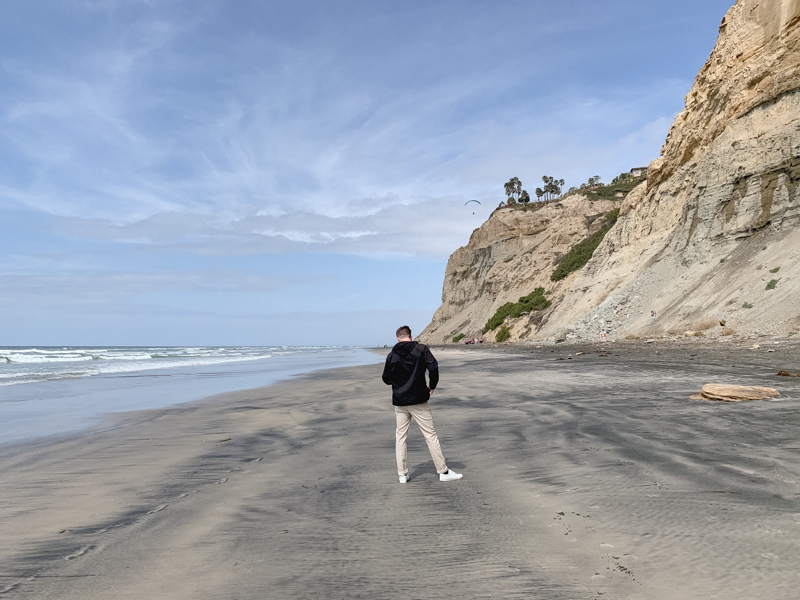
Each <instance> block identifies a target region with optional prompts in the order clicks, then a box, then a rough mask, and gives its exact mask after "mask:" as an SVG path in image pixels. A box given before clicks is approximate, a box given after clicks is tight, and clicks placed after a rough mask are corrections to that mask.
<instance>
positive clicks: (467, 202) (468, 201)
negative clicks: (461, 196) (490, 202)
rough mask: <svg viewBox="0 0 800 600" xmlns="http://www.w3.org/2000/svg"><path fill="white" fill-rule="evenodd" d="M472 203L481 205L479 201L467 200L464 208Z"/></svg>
mask: <svg viewBox="0 0 800 600" xmlns="http://www.w3.org/2000/svg"><path fill="white" fill-rule="evenodd" d="M470 202H475V203H476V204H478V205H480V202H478V201H477V200H467V201H466V202H464V206H466V205H467V204H469V203H470ZM472 214H473V215H474V214H475V213H472Z"/></svg>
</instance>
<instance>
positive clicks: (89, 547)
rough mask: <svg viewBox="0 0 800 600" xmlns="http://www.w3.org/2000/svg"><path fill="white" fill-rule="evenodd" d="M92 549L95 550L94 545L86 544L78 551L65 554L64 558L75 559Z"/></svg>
mask: <svg viewBox="0 0 800 600" xmlns="http://www.w3.org/2000/svg"><path fill="white" fill-rule="evenodd" d="M92 550H94V546H84V547H83V548H81V549H80V550H78V551H77V552H73V553H72V554H70V555H69V556H65V557H64V560H75V559H76V558H80V557H81V556H83V555H84V554H87V553H89V552H91V551H92Z"/></svg>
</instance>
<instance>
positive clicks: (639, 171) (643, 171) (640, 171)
mask: <svg viewBox="0 0 800 600" xmlns="http://www.w3.org/2000/svg"><path fill="white" fill-rule="evenodd" d="M642 175H647V167H634V168H633V169H631V176H633V177H641V176H642Z"/></svg>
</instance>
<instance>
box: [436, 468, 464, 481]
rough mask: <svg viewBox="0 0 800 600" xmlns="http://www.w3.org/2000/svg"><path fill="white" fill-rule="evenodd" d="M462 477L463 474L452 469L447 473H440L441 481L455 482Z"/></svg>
mask: <svg viewBox="0 0 800 600" xmlns="http://www.w3.org/2000/svg"><path fill="white" fill-rule="evenodd" d="M462 477H463V475H462V474H461V473H456V472H455V471H453V469H450V470H449V471H447V473H439V481H455V480H456V479H461V478H462Z"/></svg>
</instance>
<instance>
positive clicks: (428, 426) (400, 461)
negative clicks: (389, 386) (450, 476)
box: [394, 402, 447, 475]
mask: <svg viewBox="0 0 800 600" xmlns="http://www.w3.org/2000/svg"><path fill="white" fill-rule="evenodd" d="M394 414H395V417H396V418H397V431H396V437H395V441H396V443H395V453H396V455H397V473H398V474H400V475H408V458H407V450H406V438H407V437H408V426H409V425H410V424H411V419H412V417H413V419H414V420H415V421H416V422H417V425H418V426H419V429H420V431H422V435H424V436H425V441H426V442H427V444H428V450H430V452H431V457H432V458H433V464H434V465H436V471H437V472H438V473H444V472H446V471H447V463H445V462H444V456H443V455H442V449H441V447H440V446H439V438H438V437H437V436H436V430H435V429H434V428H433V417H432V416H431V407H430V406H428V403H427V402H424V403H422V404H412V405H411V406H395V407H394Z"/></svg>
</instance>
